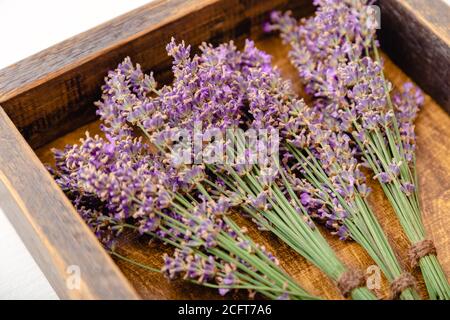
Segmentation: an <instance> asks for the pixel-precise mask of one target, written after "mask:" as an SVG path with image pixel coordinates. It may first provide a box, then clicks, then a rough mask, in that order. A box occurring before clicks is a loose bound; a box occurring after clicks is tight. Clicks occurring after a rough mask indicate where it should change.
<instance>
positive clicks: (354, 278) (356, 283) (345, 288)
mask: <svg viewBox="0 0 450 320" xmlns="http://www.w3.org/2000/svg"><path fill="white" fill-rule="evenodd" d="M365 284H366V278H365V277H364V274H363V273H362V272H361V271H359V270H353V269H349V270H347V271H345V272H344V273H343V274H342V275H341V276H340V277H339V280H338V282H337V286H338V288H339V290H340V291H341V293H342V295H343V296H344V297H346V298H348V297H349V296H350V294H351V293H352V291H353V290H354V289H356V288H359V287H364V286H365Z"/></svg>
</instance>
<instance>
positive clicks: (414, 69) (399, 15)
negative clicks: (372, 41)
mask: <svg viewBox="0 0 450 320" xmlns="http://www.w3.org/2000/svg"><path fill="white" fill-rule="evenodd" d="M378 4H379V5H380V7H381V30H380V31H381V32H380V33H381V38H382V46H383V48H384V49H385V50H386V52H387V53H388V54H389V56H390V57H391V58H392V59H393V60H394V61H395V63H397V64H398V65H399V66H400V67H401V68H402V69H403V70H406V71H407V73H408V75H409V76H411V77H412V78H414V79H415V80H416V81H417V83H418V84H419V85H421V87H422V88H423V89H424V90H426V91H427V92H428V93H429V94H430V95H431V96H432V97H434V98H435V100H436V101H437V102H438V103H439V104H440V105H441V106H442V107H443V108H444V109H446V110H447V112H450V73H449V72H450V65H449V61H450V6H449V5H448V4H446V3H444V1H443V0H380V1H378Z"/></svg>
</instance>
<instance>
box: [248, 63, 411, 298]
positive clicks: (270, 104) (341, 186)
mask: <svg viewBox="0 0 450 320" xmlns="http://www.w3.org/2000/svg"><path fill="white" fill-rule="evenodd" d="M248 81H249V83H250V85H249V88H254V89H255V90H253V91H251V89H249V92H250V93H249V102H250V103H249V110H250V113H251V114H252V115H253V117H254V119H255V121H254V125H255V126H258V127H267V126H273V127H276V128H277V129H278V130H279V131H280V133H281V138H282V139H281V141H282V142H281V144H282V146H284V149H285V150H284V152H285V153H284V157H283V162H284V164H285V166H286V167H287V170H289V172H290V177H291V179H292V181H293V182H292V183H291V185H293V186H295V188H294V189H295V191H296V192H297V193H298V194H299V195H300V199H301V202H302V205H303V207H304V208H306V210H307V211H309V212H310V213H311V214H312V215H313V216H314V217H316V218H319V220H322V221H326V224H327V226H328V227H330V228H332V229H333V230H334V231H335V232H336V233H338V234H339V236H340V237H341V238H342V239H346V238H348V237H349V236H350V237H352V238H353V239H354V240H356V241H357V242H358V243H359V244H361V245H362V246H363V247H364V249H365V250H366V251H367V252H368V253H369V255H370V256H371V257H372V258H373V259H374V261H375V262H376V263H377V264H378V265H379V266H380V268H381V269H382V270H383V272H384V273H385V275H386V277H387V279H388V280H389V282H391V290H392V298H397V297H401V298H402V299H417V298H419V297H418V295H417V293H416V292H415V291H414V290H413V287H414V284H415V281H414V278H413V277H412V276H411V275H410V274H409V273H406V272H403V271H402V268H401V266H400V264H399V263H398V261H397V258H396V256H395V253H394V251H393V250H392V248H391V246H390V244H389V242H388V240H387V237H386V235H385V234H384V232H383V230H382V228H381V226H380V224H379V223H378V221H377V220H376V218H375V215H374V213H373V212H372V210H371V208H370V206H369V204H368V203H367V200H366V197H367V195H368V194H369V192H370V190H369V188H368V187H367V185H366V184H365V178H364V175H363V174H362V173H361V171H360V170H359V166H358V165H357V160H356V158H355V148H353V147H352V146H351V145H350V143H349V140H350V139H349V138H348V137H347V136H346V135H345V134H342V133H340V132H338V133H335V132H332V131H330V130H328V126H327V121H326V119H324V117H323V114H322V113H321V112H317V110H315V109H314V108H310V107H308V106H307V105H306V104H305V103H303V102H302V101H301V100H298V98H296V96H295V94H294V92H293V90H292V88H291V87H290V85H289V83H288V82H286V81H283V80H282V79H281V77H280V74H279V72H278V71H277V70H276V69H270V68H266V69H265V70H262V69H261V68H259V69H254V71H253V72H252V74H251V75H250V76H249V77H248ZM282 150H283V149H282ZM297 169H300V170H297ZM296 171H298V172H299V173H300V176H299V177H296ZM287 185H288V184H287ZM293 192H294V190H293Z"/></svg>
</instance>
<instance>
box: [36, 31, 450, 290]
mask: <svg viewBox="0 0 450 320" xmlns="http://www.w3.org/2000/svg"><path fill="white" fill-rule="evenodd" d="M257 44H258V46H259V47H260V48H261V49H264V50H266V51H267V52H269V53H271V54H272V55H273V56H274V63H275V64H276V65H278V66H279V67H280V68H281V70H282V71H283V75H284V76H285V77H287V78H289V79H291V80H292V82H293V83H294V85H295V86H296V87H297V88H299V89H300V84H299V81H298V77H297V75H296V72H295V69H294V68H293V67H292V66H291V65H290V64H289V61H288V60H287V58H286V57H287V48H286V47H284V46H282V45H281V43H280V42H279V41H278V39H276V38H267V39H264V40H261V41H259V42H258V43H257ZM385 59H386V70H387V75H388V77H389V78H390V79H391V80H392V81H393V82H394V84H397V85H399V84H401V83H403V82H404V81H406V80H407V79H408V78H407V77H406V76H405V74H404V73H403V72H401V71H400V70H399V69H398V68H397V67H396V66H395V65H394V64H393V63H392V62H391V61H390V60H389V59H388V58H387V57H385ZM299 92H300V90H299ZM98 125H99V122H93V123H91V124H89V125H87V126H83V127H81V128H79V129H78V130H76V131H74V132H72V133H70V134H69V135H66V136H64V137H62V138H60V139H57V140H55V141H54V142H52V143H51V144H50V145H47V146H44V147H43V148H40V149H37V150H36V153H37V154H38V156H39V157H40V158H41V160H42V161H43V162H48V163H52V161H53V160H52V155H51V152H50V151H49V149H50V147H57V148H63V147H64V146H65V145H66V144H68V143H74V142H76V141H77V139H79V138H80V137H81V136H83V134H84V132H85V131H86V130H88V131H90V132H93V133H99V130H98ZM417 133H418V136H419V138H418V152H417V157H418V159H417V165H418V172H419V177H420V187H421V197H422V201H423V207H424V212H423V214H424V222H425V225H426V228H427V231H428V233H429V236H430V238H431V239H432V240H433V241H434V242H435V244H436V247H437V249H438V252H439V259H440V261H441V262H442V264H443V265H444V269H445V271H446V273H447V275H449V274H450V252H449V248H450V216H449V215H448V214H447V213H448V211H449V210H450V191H449V190H450V163H449V160H450V145H448V144H445V143H443V139H442V138H440V137H449V135H450V117H449V116H448V115H447V114H446V113H445V112H444V111H443V109H442V108H441V107H439V106H438V105H437V104H436V103H435V102H434V101H433V100H432V99H431V98H430V97H429V96H427V97H426V104H425V107H424V109H423V110H422V112H421V114H420V116H419V119H418V121H417ZM371 187H372V188H373V189H375V190H374V192H373V194H372V196H371V197H370V201H371V203H372V204H373V206H374V208H375V212H376V213H377V215H378V217H379V219H380V221H381V223H382V225H383V227H384V228H385V230H386V232H387V234H388V235H389V238H390V239H391V240H392V241H391V242H392V245H393V247H394V248H395V249H396V251H397V252H398V254H399V256H400V259H401V260H402V262H403V263H406V250H407V248H408V241H407V238H406V236H405V235H404V233H403V232H402V231H401V227H400V225H399V223H398V221H397V218H396V216H395V213H394V212H393V210H392V209H391V207H390V204H389V202H388V201H387V200H386V198H385V197H384V195H383V192H382V190H381V189H380V188H379V186H378V185H377V183H373V182H372V183H371ZM240 221H241V222H242V223H243V224H245V225H247V226H250V230H252V232H251V235H252V236H253V237H254V238H255V239H256V240H257V241H262V242H264V243H265V244H266V246H267V247H268V248H269V249H270V250H272V252H275V253H276V256H277V257H278V258H279V259H280V260H281V263H282V265H283V267H284V268H285V269H286V270H288V272H289V273H290V274H291V275H293V276H294V277H295V278H296V279H297V280H298V281H299V283H301V284H302V285H303V286H304V287H305V288H307V289H308V290H309V291H310V292H312V293H314V294H317V295H320V296H322V297H326V298H335V299H338V298H340V295H339V293H338V292H337V291H336V289H335V286H334V285H333V283H332V282H331V281H329V280H328V279H327V278H326V277H325V276H324V275H323V274H322V273H321V272H320V271H319V270H318V269H317V268H315V267H314V266H312V265H311V264H310V263H308V262H307V261H305V259H304V258H302V257H300V256H299V255H298V254H296V253H295V252H293V251H292V250H291V249H290V248H289V247H287V246H286V245H285V244H283V243H282V242H281V241H279V240H278V239H276V237H274V236H272V235H270V234H268V233H263V234H261V233H259V232H255V230H254V229H253V228H251V224H248V222H246V221H245V220H244V219H240ZM327 239H328V240H329V242H330V244H331V245H332V247H333V249H334V250H335V251H336V252H337V254H338V256H339V257H340V258H341V259H342V260H343V261H344V262H345V263H346V264H347V265H349V266H353V267H358V268H361V269H363V270H365V269H366V268H367V267H369V266H370V265H372V264H374V263H373V261H372V260H371V259H370V258H369V256H368V255H367V254H366V253H365V252H364V250H363V249H362V248H361V247H360V246H359V245H357V244H356V243H353V242H341V241H339V240H338V239H337V238H336V237H334V236H330V235H328V234H327ZM119 249H120V252H122V253H123V254H125V255H127V256H129V257H132V258H133V259H135V260H137V261H139V262H142V263H146V264H148V265H151V266H160V265H161V262H162V258H161V255H162V253H163V252H170V248H165V246H162V245H160V244H159V245H158V244H152V245H150V247H148V246H147V245H146V242H145V241H143V240H141V241H139V240H136V239H135V238H133V237H125V238H124V239H122V242H121V244H120V245H119ZM117 262H118V264H119V267H120V268H121V269H122V271H123V272H124V274H125V276H126V277H127V278H128V279H129V280H130V282H131V283H132V284H133V286H134V287H135V288H136V290H137V291H138V292H139V293H140V294H141V295H142V296H143V297H144V298H147V297H152V296H153V294H156V295H157V296H158V297H160V298H177V299H192V298H218V297H219V296H218V294H216V293H215V292H214V291H213V290H204V289H201V288H198V287H196V286H193V285H187V284H184V283H182V282H181V281H176V282H171V283H168V282H167V280H166V279H164V277H163V276H161V275H158V274H154V273H151V272H147V271H145V270H142V269H141V268H139V267H135V266H132V265H130V264H129V263H126V262H122V261H117ZM414 274H415V275H416V276H417V277H418V279H419V281H420V283H419V286H420V292H421V294H422V295H423V296H424V297H425V295H426V294H425V290H424V285H423V282H422V279H421V276H420V274H419V273H418V272H414ZM385 285H386V284H385V283H384V284H383V288H382V290H381V291H380V292H379V294H380V296H381V297H384V296H386V290H385V289H386V286H385Z"/></svg>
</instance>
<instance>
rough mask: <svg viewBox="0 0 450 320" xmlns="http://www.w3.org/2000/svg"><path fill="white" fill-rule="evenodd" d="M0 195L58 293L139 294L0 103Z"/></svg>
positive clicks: (107, 296) (83, 295) (91, 296)
mask: <svg viewBox="0 0 450 320" xmlns="http://www.w3.org/2000/svg"><path fill="white" fill-rule="evenodd" d="M0 201H1V202H0V204H1V207H2V209H3V210H4V212H5V213H6V215H7V217H8V218H9V220H10V221H11V223H12V224H13V226H14V228H15V229H16V230H17V232H18V233H19V235H20V236H21V238H22V240H23V241H24V243H25V245H26V246H27V248H28V250H29V251H30V252H31V253H32V255H33V257H34V259H35V260H36V262H37V263H38V265H39V267H40V268H41V269H42V271H43V273H44V274H45V275H46V276H47V278H48V280H49V282H50V284H51V285H52V287H53V288H54V289H55V291H56V293H57V294H58V296H59V297H60V298H63V299H68V298H71V299H136V298H138V296H137V294H136V293H135V291H134V289H133V288H132V287H131V286H130V284H129V283H128V281H127V280H126V279H125V278H124V276H123V275H122V273H121V272H120V271H119V269H118V268H117V267H116V266H115V264H114V262H113V261H112V260H111V259H110V257H108V255H107V254H106V252H105V250H103V248H102V247H101V246H100V245H99V243H98V241H97V239H96V238H95V236H94V235H93V234H92V232H90V230H89V228H88V227H87V226H86V224H85V223H84V222H83V221H82V219H81V218H80V217H79V215H78V214H77V213H76V211H75V209H74V207H73V206H72V204H71V203H70V202H69V201H68V199H67V198H66V196H65V195H64V194H63V193H62V191H61V190H60V189H59V187H58V186H57V185H56V183H55V182H54V181H53V179H52V177H51V176H50V174H49V173H48V172H47V170H46V169H45V168H44V166H43V165H42V163H41V162H40V161H39V159H38V158H37V157H36V155H35V154H34V152H33V150H31V148H30V147H29V146H28V144H27V143H26V142H25V140H24V139H23V138H22V137H21V136H20V133H19V132H18V131H17V129H16V128H15V127H14V125H13V123H12V122H11V121H10V120H9V118H8V116H7V115H6V113H5V112H4V111H3V109H2V108H1V107H0ZM78 270H79V276H80V278H79V280H80V281H79V282H78V280H77V278H75V277H76V276H77V272H78ZM78 283H79V287H78V285H77V284H78Z"/></svg>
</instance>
